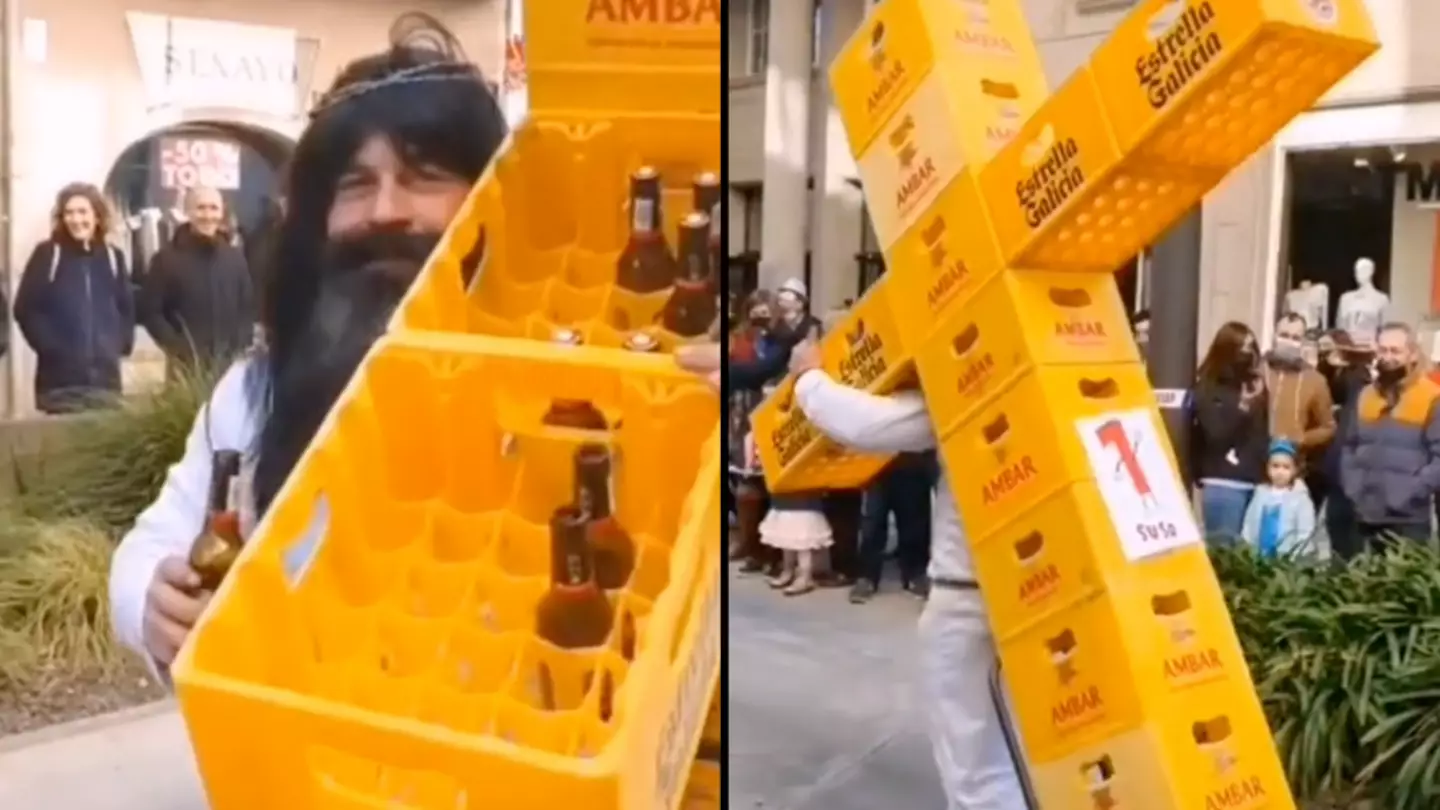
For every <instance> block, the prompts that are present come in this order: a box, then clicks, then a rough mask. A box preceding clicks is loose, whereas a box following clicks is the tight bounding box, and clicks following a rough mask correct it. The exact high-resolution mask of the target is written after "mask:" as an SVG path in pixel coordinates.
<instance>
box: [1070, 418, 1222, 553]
mask: <svg viewBox="0 0 1440 810" xmlns="http://www.w3.org/2000/svg"><path fill="white" fill-rule="evenodd" d="M1075 428H1076V430H1078V431H1079V432H1080V443H1081V444H1083V445H1084V447H1085V454H1086V455H1087V456H1088V457H1089V459H1090V468H1091V469H1092V470H1093V471H1094V474H1095V481H1096V483H1097V484H1098V485H1099V488H1100V494H1101V496H1103V497H1104V499H1105V506H1106V509H1107V510H1108V511H1109V512H1110V520H1111V521H1112V522H1113V523H1114V524H1115V531H1116V533H1118V534H1119V535H1120V546H1121V548H1122V549H1123V550H1124V551H1125V556H1126V557H1127V558H1128V559H1130V560H1131V561H1136V560H1143V559H1145V558H1146V557H1152V556H1154V555H1156V554H1163V553H1165V552H1167V551H1171V550H1174V549H1177V548H1182V547H1184V546H1188V545H1191V544H1192V543H1198V542H1200V540H1201V535H1200V527H1199V526H1198V525H1196V523H1195V515H1194V513H1193V512H1192V511H1191V510H1190V499H1189V498H1188V497H1186V496H1185V492H1184V490H1183V488H1182V486H1181V484H1180V479H1179V476H1177V475H1176V474H1175V470H1174V468H1173V467H1172V466H1171V464H1170V458H1169V456H1168V455H1167V454H1166V453H1165V445H1164V444H1163V442H1165V441H1166V439H1165V438H1164V437H1163V436H1162V435H1161V434H1160V433H1159V432H1158V431H1157V430H1156V429H1155V422H1154V420H1153V419H1152V418H1151V416H1150V411H1148V410H1146V409H1143V408H1142V409H1137V410H1133V411H1116V412H1113V413H1107V414H1103V415H1101V416H1096V417H1091V418H1087V419H1079V420H1076V422H1075Z"/></svg>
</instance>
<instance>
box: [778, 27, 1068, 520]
mask: <svg viewBox="0 0 1440 810" xmlns="http://www.w3.org/2000/svg"><path fill="white" fill-rule="evenodd" d="M831 83H832V85H833V87H834V92H835V96H836V106H837V107H838V109H839V111H840V116H841V119H842V121H843V123H844V126H845V132H846V135H847V137H848V138H849V142H850V150H851V152H852V154H854V156H855V159H856V162H857V164H858V167H859V171H860V178H861V181H862V182H863V184H864V187H865V195H866V198H867V199H868V200H869V210H870V216H871V218H872V221H873V224H874V227H875V234H876V237H877V238H878V239H879V242H880V245H881V247H882V249H883V250H885V252H886V255H887V258H888V259H889V262H890V266H889V271H888V272H887V273H886V275H885V276H884V277H882V278H881V279H880V280H879V281H878V282H876V283H875V284H874V285H873V286H872V287H871V288H870V289H869V290H868V291H866V294H865V295H864V296H862V297H861V299H860V300H859V301H858V302H856V304H855V305H854V306H853V307H851V308H850V310H849V312H848V313H847V314H846V317H845V319H844V320H843V321H842V322H841V323H840V324H839V325H838V326H837V328H836V329H834V330H833V331H832V332H831V333H830V334H828V335H826V336H825V339H824V341H823V342H822V344H821V355H822V365H823V367H824V368H825V370H826V371H827V372H828V373H830V374H831V375H832V376H834V377H835V378H836V379H838V380H840V381H841V382H843V383H845V384H846V385H849V386H851V387H854V388H859V389H863V390H866V391H871V392H874V393H882V394H883V393H888V392H890V391H892V390H894V388H895V387H896V386H898V385H900V384H902V383H904V382H906V381H909V380H912V379H913V378H914V371H915V366H914V347H915V346H916V345H918V341H919V340H920V339H921V338H922V337H924V335H925V334H926V332H927V326H928V325H929V324H930V322H931V320H932V318H933V316H934V315H935V314H936V313H937V312H939V311H940V310H941V309H943V308H944V307H946V306H949V305H950V304H952V303H954V302H958V301H960V300H962V299H963V298H964V297H965V292H966V291H967V290H971V289H973V288H974V287H975V286H976V285H978V284H979V283H981V282H982V281H983V280H984V279H985V278H986V277H988V276H992V275H994V274H996V273H998V272H999V270H1000V268H1001V266H1002V265H1001V261H1000V254H999V250H998V247H997V246H996V244H995V243H994V241H993V238H992V237H991V235H990V229H989V228H988V227H979V228H976V227H974V223H971V222H967V219H969V218H970V217H973V216H976V215H979V216H981V217H983V216H984V214H983V211H982V210H981V209H980V204H979V192H978V186H977V182H976V170H977V169H978V168H979V166H980V165H981V164H982V163H983V162H984V161H985V160H987V159H989V158H990V156H991V155H993V154H994V153H995V151H996V150H998V149H999V148H1000V147H1001V146H1003V145H1004V144H1005V143H1006V142H1008V141H1009V140H1010V138H1011V137H1013V136H1014V134H1015V132H1017V131H1018V130H1019V127H1020V126H1021V125H1022V124H1023V123H1024V122H1025V120H1026V119H1027V118H1029V117H1030V115H1031V114H1032V113H1034V112H1035V110H1036V109H1038V108H1039V106H1040V104H1041V102H1043V101H1044V100H1045V93H1046V83H1045V74H1044V70H1043V67H1042V65H1041V63H1040V56H1039V53H1038V51H1037V50H1036V48H1035V44H1034V42H1033V41H1032V40H1031V38H1030V30H1029V27H1028V26H1027V25H1026V23H1025V16H1024V13H1023V12H1022V10H1021V8H1020V3H1019V0H971V1H969V2H955V1H954V0H949V1H948V2H940V1H939V0H904V1H903V2H901V1H900V0H896V1H895V2H890V3H885V4H882V5H881V6H879V7H877V8H876V9H875V10H874V11H872V13H871V14H870V16H869V17H868V18H866V20H865V22H864V23H862V24H861V26H860V27H859V29H858V30H857V32H856V33H855V35H854V36H853V37H851V39H850V40H849V41H848V42H847V43H846V44H845V45H844V46H843V48H842V49H841V51H840V53H839V55H838V56H837V57H836V60H835V63H834V66H833V68H832V76H831ZM937 221H939V222H940V224H939V226H938V228H939V230H938V231H937V230H935V228H936V227H937V226H936V225H935V224H934V223H936V222H937ZM927 229H928V230H927ZM927 239H929V240H930V241H929V242H926V240H927ZM917 252H918V253H922V254H923V257H924V262H925V264H924V266H923V267H917V269H916V271H915V272H913V273H911V272H907V267H906V266H905V263H904V262H903V260H898V257H900V256H902V255H908V254H909V253H917ZM932 262H933V263H936V264H934V265H932V264H931V263H932ZM932 266H935V267H943V268H944V270H943V272H938V273H937V272H934V271H932V269H931V268H932ZM932 276H934V277H935V279H936V280H935V281H934V282H933V283H932V281H931V277H932ZM902 285H911V286H918V287H922V288H924V289H923V290H918V289H917V290H914V291H912V292H909V293H906V294H904V295H902V296H901V298H904V299H906V300H908V299H910V298H913V297H915V296H919V297H920V300H927V301H929V302H930V303H928V304H927V305H926V306H925V307H923V308H920V309H909V310H907V309H904V308H901V309H897V308H895V307H894V306H893V305H892V304H893V302H894V301H895V300H896V296H895V295H893V294H892V293H891V292H890V291H891V290H892V289H893V288H896V287H897V286H902ZM793 385H794V380H793V379H787V380H785V381H784V382H783V383H782V384H781V386H780V387H779V389H778V390H777V391H776V392H775V394H774V395H772V396H771V397H770V398H769V399H767V400H766V402H765V403H764V405H762V406H761V408H760V409H759V410H758V411H757V412H756V413H755V415H754V418H753V421H754V430H755V436H756V446H757V449H758V451H759V453H760V457H761V461H762V463H763V465H764V468H765V471H766V476H765V477H766V484H767V486H769V487H770V489H771V491H772V492H794V491H802V490H811V489H845V488H853V487H858V486H862V485H864V484H865V483H866V482H867V481H869V480H870V479H871V478H873V477H874V476H875V475H876V474H877V473H878V472H879V471H880V470H882V469H883V468H884V467H885V465H886V464H887V463H889V458H888V457H884V456H867V455H860V454H856V453H853V452H850V451H847V450H844V449H843V448H839V447H836V446H835V445H834V444H833V443H831V442H829V441H828V440H826V439H825V438H823V437H822V436H820V435H819V433H818V432H817V431H816V430H815V428H814V426H813V425H811V424H810V423H809V422H808V421H807V420H806V419H805V415H804V414H803V413H801V412H800V410H799V409H798V408H796V407H794V396H793Z"/></svg>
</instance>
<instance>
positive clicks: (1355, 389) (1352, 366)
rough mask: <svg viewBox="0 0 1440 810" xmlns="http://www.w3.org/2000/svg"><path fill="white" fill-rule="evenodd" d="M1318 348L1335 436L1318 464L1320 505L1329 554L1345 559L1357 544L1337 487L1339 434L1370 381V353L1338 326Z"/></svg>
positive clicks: (1351, 511) (1351, 512)
mask: <svg viewBox="0 0 1440 810" xmlns="http://www.w3.org/2000/svg"><path fill="white" fill-rule="evenodd" d="M1327 338H1328V339H1327ZM1321 351H1322V352H1323V354H1322V355H1321V357H1320V373H1321V375H1322V376H1324V377H1325V379H1326V380H1327V381H1328V382H1329V385H1330V398H1331V400H1333V401H1334V403H1335V405H1334V410H1335V425H1336V428H1335V435H1336V439H1335V440H1334V441H1332V442H1330V444H1329V445H1328V446H1326V448H1325V455H1324V459H1323V461H1322V463H1321V465H1320V466H1321V471H1322V472H1321V474H1322V475H1323V476H1324V478H1325V481H1326V482H1327V483H1328V484H1329V492H1328V493H1327V496H1326V499H1325V507H1324V520H1325V534H1326V536H1327V537H1328V538H1329V539H1330V550H1331V552H1332V554H1333V555H1334V556H1335V557H1337V558H1339V559H1341V560H1348V559H1350V558H1352V557H1354V556H1355V555H1356V554H1359V553H1360V545H1361V544H1360V540H1359V535H1358V534H1357V533H1356V528H1355V505H1354V504H1353V503H1351V502H1350V498H1349V497H1347V496H1346V495H1345V490H1344V488H1343V487H1341V486H1340V457H1341V449H1342V447H1343V445H1344V440H1343V438H1342V437H1344V436H1346V435H1347V434H1348V433H1349V431H1350V430H1351V426H1352V425H1353V423H1354V421H1355V408H1356V403H1357V402H1358V401H1359V398H1360V392H1361V391H1362V390H1364V388H1365V386H1367V385H1369V384H1370V381H1371V375H1370V355H1369V353H1368V352H1364V351H1361V350H1359V349H1357V347H1356V346H1355V341H1354V340H1352V339H1351V337H1350V335H1349V333H1347V332H1345V331H1343V330H1338V329H1337V330H1335V331H1332V332H1329V333H1328V334H1326V335H1325V336H1324V337H1322V338H1321Z"/></svg>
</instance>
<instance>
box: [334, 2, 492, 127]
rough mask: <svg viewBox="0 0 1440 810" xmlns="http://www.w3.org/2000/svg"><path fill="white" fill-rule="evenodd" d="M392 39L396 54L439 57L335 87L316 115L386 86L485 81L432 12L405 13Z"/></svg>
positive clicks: (397, 19)
mask: <svg viewBox="0 0 1440 810" xmlns="http://www.w3.org/2000/svg"><path fill="white" fill-rule="evenodd" d="M389 39H390V52H391V53H392V54H394V53H396V52H397V51H411V52H429V53H431V54H434V57H435V58H434V59H432V60H430V61H427V62H424V63H423V64H418V65H412V66H410V67H405V68H401V69H399V70H396V71H395V72H394V73H389V74H387V75H384V76H380V77H378V78H374V79H362V80H360V81H355V82H351V83H349V84H345V85H343V86H338V87H332V88H331V89H330V90H329V91H328V92H327V93H325V95H323V96H322V97H321V98H320V100H319V101H317V102H316V104H315V106H314V107H313V108H311V110H310V117H311V118H312V119H313V118H315V117H316V116H318V115H320V114H321V113H323V112H325V111H326V110H329V109H331V108H333V107H335V106H336V105H338V104H340V103H342V102H345V101H348V100H350V99H353V98H355V97H357V96H362V95H365V94H366V93H369V92H372V91H375V90H380V89H383V88H386V87H397V86H403V85H413V84H422V83H429V82H478V83H481V84H484V83H485V82H484V77H483V76H482V75H481V73H480V71H479V69H478V68H476V67H475V65H474V64H473V63H471V62H470V60H469V59H468V58H466V56H465V49H464V48H463V47H461V45H460V40H459V39H457V38H456V37H455V35H454V34H452V33H451V32H450V30H449V29H448V28H446V27H445V25H444V23H442V22H440V21H439V20H437V19H435V18H434V17H432V16H431V15H429V14H426V13H424V12H422V11H409V12H406V13H404V14H401V15H400V16H399V17H397V18H396V19H395V22H394V23H392V24H391V25H390V36H389ZM342 76H343V73H342Z"/></svg>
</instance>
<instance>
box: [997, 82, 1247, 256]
mask: <svg viewBox="0 0 1440 810" xmlns="http://www.w3.org/2000/svg"><path fill="white" fill-rule="evenodd" d="M1103 91H1104V87H1103V85H1099V84H1097V83H1096V81H1095V79H1094V76H1093V75H1092V74H1091V72H1090V71H1089V70H1088V69H1086V68H1084V67H1081V68H1080V69H1078V70H1077V71H1076V72H1075V74H1074V75H1072V76H1071V77H1070V80H1069V81H1067V82H1066V83H1065V85H1064V86H1063V87H1061V88H1060V89H1059V90H1057V91H1055V94H1054V95H1052V96H1051V97H1050V99H1049V100H1048V101H1046V102H1045V105H1044V106H1043V107H1041V108H1040V110H1039V112H1037V113H1036V114H1035V115H1034V116H1033V117H1031V118H1030V120H1029V121H1027V122H1026V123H1025V126H1024V127H1023V128H1022V129H1021V130H1020V134H1019V135H1017V136H1016V137H1015V139H1014V140H1013V141H1011V142H1010V144H1009V145H1008V146H1006V147H1005V148H1004V149H1001V150H1000V152H999V153H998V154H997V155H996V156H995V158H994V160H992V161H990V162H989V163H988V164H986V165H985V167H984V168H983V169H981V170H980V187H981V191H982V193H983V194H984V197H985V203H986V205H987V206H988V207H989V209H990V222H991V224H992V225H993V227H994V228H995V235H996V239H997V241H998V242H999V243H1000V251H1001V255H1002V256H1004V258H1005V261H1006V263H1007V265H1008V266H1010V267H1023V268H1027V269H1037V270H1069V271H1076V270H1081V271H1085V270H1089V271H1102V272H1113V271H1114V270H1115V269H1117V268H1119V267H1120V266H1121V265H1123V264H1124V263H1125V262H1126V261H1129V260H1130V259H1132V258H1134V257H1135V256H1137V255H1139V254H1140V252H1141V251H1142V250H1144V249H1145V248H1146V247H1147V246H1148V245H1149V244H1150V242H1151V241H1153V240H1154V239H1155V237H1156V236H1157V235H1158V234H1160V233H1163V232H1164V231H1165V229H1166V228H1168V227H1170V225H1171V224H1172V223H1174V222H1175V220H1177V219H1179V217H1180V216H1181V215H1182V214H1184V213H1185V212H1186V211H1187V210H1189V209H1190V207H1191V206H1193V205H1194V204H1195V203H1196V202H1198V201H1199V200H1200V198H1201V197H1202V196H1203V195H1204V194H1205V192H1207V191H1209V190H1210V189H1211V188H1212V187H1213V186H1214V185H1215V184H1216V183H1218V182H1219V180H1220V178H1221V176H1223V172H1217V171H1215V170H1192V169H1186V168H1176V167H1173V166H1170V165H1166V164H1161V165H1156V164H1153V163H1150V162H1146V161H1144V160H1141V159H1139V158H1137V157H1134V156H1131V155H1128V154H1127V153H1126V152H1125V151H1124V149H1123V148H1122V147H1121V146H1120V144H1119V142H1118V141H1116V139H1115V135H1114V133H1113V132H1112V131H1111V127H1110V124H1109V122H1108V121H1107V120H1106V118H1105V113H1104V109H1103V107H1102V105H1101V99H1100V97H1101V95H1102V92H1103Z"/></svg>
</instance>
